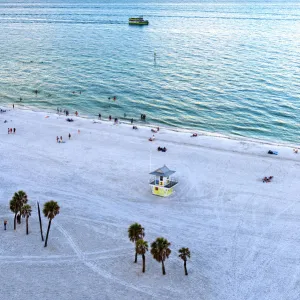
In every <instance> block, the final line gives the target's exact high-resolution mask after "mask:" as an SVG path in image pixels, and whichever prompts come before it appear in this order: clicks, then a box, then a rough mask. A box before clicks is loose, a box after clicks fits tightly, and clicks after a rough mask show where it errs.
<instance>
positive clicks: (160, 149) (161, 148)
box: [157, 146, 167, 152]
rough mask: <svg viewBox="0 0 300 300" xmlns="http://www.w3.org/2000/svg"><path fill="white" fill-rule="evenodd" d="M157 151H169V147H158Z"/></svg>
mask: <svg viewBox="0 0 300 300" xmlns="http://www.w3.org/2000/svg"><path fill="white" fill-rule="evenodd" d="M157 151H161V152H167V148H166V147H160V146H159V147H158V148H157Z"/></svg>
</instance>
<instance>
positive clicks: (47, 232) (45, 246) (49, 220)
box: [44, 219, 52, 247]
mask: <svg viewBox="0 0 300 300" xmlns="http://www.w3.org/2000/svg"><path fill="white" fill-rule="evenodd" d="M51 221H52V219H50V220H49V224H48V230H47V235H46V240H45V246H44V247H47V242H48V235H49V231H50V226H51Z"/></svg>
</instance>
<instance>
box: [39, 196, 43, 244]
mask: <svg viewBox="0 0 300 300" xmlns="http://www.w3.org/2000/svg"><path fill="white" fill-rule="evenodd" d="M37 205H38V212H39V220H40V229H41V237H42V241H44V236H43V226H42V219H41V211H40V203H39V201H37Z"/></svg>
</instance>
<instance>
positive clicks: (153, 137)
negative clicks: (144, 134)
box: [149, 134, 155, 142]
mask: <svg viewBox="0 0 300 300" xmlns="http://www.w3.org/2000/svg"><path fill="white" fill-rule="evenodd" d="M154 140H155V136H154V134H153V136H152V137H151V138H149V141H150V142H153V141H154Z"/></svg>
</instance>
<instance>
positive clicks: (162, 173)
mask: <svg viewBox="0 0 300 300" xmlns="http://www.w3.org/2000/svg"><path fill="white" fill-rule="evenodd" d="M175 172H176V171H172V170H170V169H169V168H168V167H167V166H166V165H164V166H163V167H161V168H159V169H157V170H155V171H153V172H151V173H149V174H150V175H155V176H163V177H169V176H170V175H172V174H174V173H175Z"/></svg>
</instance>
